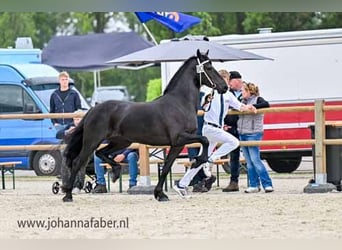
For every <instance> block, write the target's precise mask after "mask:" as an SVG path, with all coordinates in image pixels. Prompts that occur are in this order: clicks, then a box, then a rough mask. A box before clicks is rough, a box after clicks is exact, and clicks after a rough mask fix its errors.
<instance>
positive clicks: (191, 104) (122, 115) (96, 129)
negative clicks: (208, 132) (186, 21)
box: [63, 50, 228, 201]
mask: <svg viewBox="0 0 342 250" xmlns="http://www.w3.org/2000/svg"><path fill="white" fill-rule="evenodd" d="M202 84H205V85H207V86H209V87H211V88H215V89H217V91H218V92H219V93H224V92H226V91H227V89H228V87H227V84H226V82H225V81H224V80H223V79H222V78H221V76H220V75H219V73H218V72H217V71H216V70H215V69H214V67H213V66H212V64H211V61H210V59H209V58H208V51H207V52H206V53H205V54H202V53H200V51H199V50H197V56H193V57H191V58H189V59H188V60H186V61H185V63H184V64H183V66H182V67H181V68H180V69H179V70H178V71H177V72H176V74H175V75H174V77H173V78H172V79H171V81H170V83H169V85H168V86H167V88H166V89H165V91H164V94H163V96H161V97H159V98H157V99H156V100H154V101H152V102H148V103H134V102H125V101H107V102H104V103H101V104H98V105H97V106H95V107H94V108H92V109H91V110H89V111H88V113H87V114H86V116H85V117H84V118H83V119H82V121H81V123H80V124H79V125H78V126H77V127H76V129H75V131H74V132H73V134H72V137H71V138H70V141H69V143H68V145H67V147H66V150H65V157H66V165H67V166H68V167H69V168H70V169H71V175H70V178H69V181H68V184H67V185H66V187H65V188H64V191H65V193H66V194H65V196H64V197H63V201H72V194H71V190H72V183H74V179H75V176H76V174H77V172H78V171H79V170H80V168H81V167H85V166H86V165H87V162H88V159H89V156H90V155H91V154H92V153H93V152H94V150H96V149H97V148H98V146H99V145H100V144H101V143H102V142H103V141H107V142H108V145H107V146H106V147H104V148H102V149H100V150H98V151H97V152H96V154H97V156H99V157H100V158H101V159H103V160H105V161H107V162H111V161H112V159H109V158H108V156H107V154H106V153H105V152H107V151H109V150H110V151H115V150H119V149H123V148H126V147H128V146H129V145H130V144H131V143H133V142H137V143H142V144H148V145H154V146H162V145H169V146H170V151H169V153H168V155H167V158H166V161H165V165H164V167H163V171H162V174H161V177H160V179H159V182H158V184H157V186H156V188H155V190H154V197H155V198H156V199H157V200H158V201H168V197H167V195H166V194H164V192H163V189H162V187H163V184H164V182H165V178H166V176H167V174H168V173H169V171H170V168H171V166H172V164H173V162H174V161H175V159H176V157H177V156H178V154H179V153H180V152H181V151H182V149H183V147H184V145H185V144H189V143H195V142H199V143H201V144H202V146H203V150H202V154H201V155H200V156H198V157H197V159H196V162H195V163H194V165H193V167H198V166H199V165H201V164H202V163H204V162H206V161H207V159H208V145H209V142H208V139H207V138H206V137H204V136H200V135H197V134H196V131H197V118H196V117H197V104H198V101H199V89H200V86H201V85H202Z"/></svg>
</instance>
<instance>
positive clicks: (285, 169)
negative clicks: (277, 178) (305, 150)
mask: <svg viewBox="0 0 342 250" xmlns="http://www.w3.org/2000/svg"><path fill="white" fill-rule="evenodd" d="M301 161H302V157H301V156H294V157H288V158H286V159H284V158H267V159H266V162H267V164H268V166H269V167H270V168H271V169H272V170H273V171H275V172H277V173H292V172H293V171H295V170H296V169H297V168H298V167H299V165H300V163H301Z"/></svg>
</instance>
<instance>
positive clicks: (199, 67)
mask: <svg viewBox="0 0 342 250" xmlns="http://www.w3.org/2000/svg"><path fill="white" fill-rule="evenodd" d="M196 59H197V63H198V65H196V72H197V74H199V77H200V86H202V73H203V74H204V75H205V76H206V77H207V80H208V81H209V82H210V84H211V86H210V87H211V88H212V89H214V88H216V84H215V83H214V82H213V81H212V80H211V79H210V78H209V76H208V74H207V72H205V70H204V64H206V63H209V62H210V60H205V61H203V62H200V60H199V59H198V57H197V58H196Z"/></svg>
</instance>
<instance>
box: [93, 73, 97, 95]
mask: <svg viewBox="0 0 342 250" xmlns="http://www.w3.org/2000/svg"><path fill="white" fill-rule="evenodd" d="M93 78H94V91H95V90H96V88H97V80H96V71H93Z"/></svg>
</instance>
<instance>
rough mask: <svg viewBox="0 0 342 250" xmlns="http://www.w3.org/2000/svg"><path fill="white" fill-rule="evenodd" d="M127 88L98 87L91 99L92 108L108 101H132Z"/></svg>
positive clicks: (119, 86)
mask: <svg viewBox="0 0 342 250" xmlns="http://www.w3.org/2000/svg"><path fill="white" fill-rule="evenodd" d="M132 98H133V97H131V96H130V95H129V93H128V90H127V87H126V86H121V85H118V86H105V87H97V88H96V89H95V91H94V93H93V95H92V97H91V106H95V105H96V104H98V103H101V102H104V101H108V100H119V101H131V100H132Z"/></svg>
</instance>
